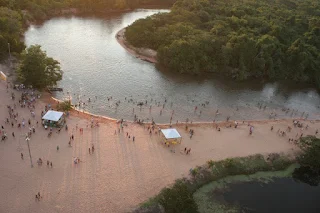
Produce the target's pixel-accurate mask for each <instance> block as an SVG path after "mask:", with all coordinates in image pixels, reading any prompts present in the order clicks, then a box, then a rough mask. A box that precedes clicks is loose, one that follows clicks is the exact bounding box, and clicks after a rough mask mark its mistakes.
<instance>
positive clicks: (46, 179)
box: [0, 82, 320, 213]
mask: <svg viewBox="0 0 320 213" xmlns="http://www.w3.org/2000/svg"><path fill="white" fill-rule="evenodd" d="M14 92H15V93H16V97H19V93H18V92H17V91H14ZM10 93H11V91H9V92H8V93H7V92H6V86H5V83H4V82H1V83H0V100H1V102H0V119H1V120H0V125H3V126H4V128H5V131H7V133H8V136H9V138H8V140H6V141H5V142H0V162H1V163H0V192H1V193H2V195H1V199H0V212H6V213H10V212H47V213H49V212H80V213H81V212H115V213H117V212H127V211H129V210H131V209H132V208H134V207H135V206H136V205H137V204H139V203H140V202H142V201H144V200H146V199H147V198H149V197H151V196H153V195H155V194H157V193H158V192H159V191H160V190H161V189H162V188H163V187H165V186H167V185H168V184H170V183H172V182H173V181H174V180H175V179H176V178H180V177H182V176H185V175H187V174H188V171H189V169H190V168H192V167H195V166H196V165H202V164H204V163H205V162H206V161H207V160H209V159H214V160H220V159H224V158H227V157H235V156H246V155H250V154H255V153H263V154H264V153H271V152H285V153H294V152H295V151H297V150H298V148H296V147H295V146H294V145H293V144H290V143H289V142H288V137H295V135H296V133H297V132H299V134H300V131H301V130H300V129H298V128H293V130H292V132H291V133H290V134H289V135H288V136H286V137H280V136H278V135H277V134H276V132H277V130H278V129H279V128H280V129H282V130H285V129H286V127H287V126H288V125H292V121H273V122H252V124H253V125H254V127H255V129H254V133H253V135H252V136H249V135H248V126H247V124H243V125H242V124H241V125H240V126H239V128H237V129H234V128H225V127H222V129H221V132H218V131H217V130H216V129H215V128H214V127H213V125H212V124H206V125H196V126H195V127H191V128H193V129H194V131H195V135H194V137H193V138H192V139H190V138H189V137H188V133H187V132H186V131H185V130H184V127H183V126H180V127H178V130H179V132H180V133H181V135H182V136H183V138H184V139H183V143H182V145H177V146H175V147H174V149H175V150H176V153H172V152H170V149H172V148H173V147H170V148H167V147H164V146H163V145H162V144H161V138H160V137H159V136H157V135H152V136H150V135H149V133H148V131H147V130H146V129H144V128H143V127H142V126H139V125H137V124H129V125H128V126H127V127H125V128H124V132H123V133H120V134H118V133H117V134H115V133H114V132H115V130H117V129H118V126H117V124H116V123H115V122H113V121H110V122H107V121H106V122H104V123H101V124H100V127H96V128H90V127H89V128H87V124H88V123H89V121H88V120H87V119H84V118H80V117H76V116H70V117H69V118H67V123H68V126H69V130H68V132H67V131H65V130H62V131H61V133H60V134H58V133H56V132H54V134H53V135H52V137H51V138H48V137H47V131H46V130H44V129H43V128H42V127H41V126H40V125H39V127H36V134H34V135H32V138H31V141H30V146H31V152H32V157H33V163H34V164H35V167H34V168H31V167H30V161H29V155H28V149H27V145H26V142H25V140H24V136H23V135H24V134H25V133H26V132H27V131H28V128H27V127H25V128H22V129H21V130H18V128H17V127H16V126H15V127H13V128H12V127H11V125H8V124H5V122H4V120H5V119H6V118H7V117H8V113H7V107H6V105H8V104H11V105H13V103H14V102H13V101H12V100H11V99H10V97H9V96H10ZM17 102H18V100H17V99H16V101H15V103H16V104H17ZM17 105H18V104H17ZM43 106H44V103H42V102H39V103H37V104H36V119H35V120H32V123H33V124H32V125H35V121H36V120H39V121H40V112H41V109H42V108H43ZM17 110H18V112H19V120H18V121H19V122H21V120H22V118H23V117H24V118H25V119H26V120H27V119H29V118H30V117H31V116H30V112H29V110H28V109H27V108H20V107H19V106H18V107H17ZM308 124H309V126H310V127H309V129H308V130H307V131H306V130H304V131H303V132H304V134H314V133H315V131H316V129H318V128H319V127H320V124H319V123H318V122H316V123H315V124H312V123H311V122H309V121H308ZM76 125H78V127H79V128H80V127H81V128H84V133H83V134H80V132H79V131H76V128H75V127H76ZM271 125H274V131H273V132H271V131H270V126H271ZM12 131H14V132H15V135H16V137H15V138H13V137H12V136H11V133H12ZM126 132H128V133H129V134H130V135H131V136H132V135H134V136H135V137H136V141H135V142H133V141H132V140H129V139H128V138H127V137H126ZM71 134H74V136H75V140H74V142H73V144H72V147H68V141H69V137H70V135H71ZM19 136H20V137H19ZM92 144H94V146H95V153H94V154H91V155H90V154H89V153H88V148H89V147H91V145H92ZM57 145H59V146H60V150H59V151H56V146H57ZM184 147H190V148H191V155H188V156H186V155H184V154H181V153H180V150H182V149H184ZM20 152H23V153H24V160H21V158H20ZM39 157H41V158H42V159H43V160H44V165H43V166H41V167H38V166H37V165H36V159H37V158H39ZM73 157H79V158H80V159H81V161H82V162H81V163H80V164H78V165H75V164H73ZM47 159H48V160H50V161H52V162H53V168H52V169H51V168H47V166H46V164H45V162H46V160H47ZM38 191H39V192H40V193H41V195H42V196H43V198H42V200H41V201H40V202H38V201H35V194H36V193H37V192H38Z"/></svg>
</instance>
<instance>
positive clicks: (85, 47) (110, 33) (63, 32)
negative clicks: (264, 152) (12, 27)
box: [25, 10, 320, 123]
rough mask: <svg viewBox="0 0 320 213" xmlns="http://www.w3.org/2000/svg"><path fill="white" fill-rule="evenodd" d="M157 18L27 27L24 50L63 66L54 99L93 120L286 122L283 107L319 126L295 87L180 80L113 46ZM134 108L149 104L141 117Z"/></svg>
mask: <svg viewBox="0 0 320 213" xmlns="http://www.w3.org/2000/svg"><path fill="white" fill-rule="evenodd" d="M157 12H167V10H136V11H133V12H128V13H123V14H113V15H107V16H103V17H92V16H87V17H59V18H53V19H51V20H49V21H47V22H45V23H44V24H42V25H41V26H30V27H29V29H28V31H27V32H26V34H25V40H26V44H27V45H28V46H29V45H32V44H40V45H41V46H42V48H43V49H44V50H46V51H47V54H48V55H49V56H51V57H54V58H55V59H57V60H58V61H60V62H61V66H62V68H63V70H64V77H63V80H62V81H61V82H60V83H59V86H61V87H63V88H64V93H57V94H56V96H57V97H58V98H60V99H63V98H66V97H68V96H69V95H70V96H71V97H72V100H73V102H74V103H78V102H79V101H82V102H85V105H84V106H83V107H84V109H85V110H87V111H90V112H92V113H95V114H101V115H105V116H109V117H115V118H124V119H130V120H132V119H133V117H134V115H135V114H136V115H137V116H138V117H139V118H141V119H144V120H148V119H149V120H151V119H152V118H154V120H155V121H156V122H161V123H167V122H169V121H170V118H171V117H172V120H173V122H176V120H179V121H181V120H183V121H184V120H185V119H186V118H189V120H192V121H212V120H224V119H225V118H226V117H227V116H231V119H265V118H268V117H269V114H270V112H273V111H274V110H275V112H277V113H278V115H279V117H290V116H291V114H290V113H288V114H285V113H284V112H282V111H281V109H282V108H283V107H286V108H291V109H295V110H298V111H299V112H296V113H295V114H293V115H292V116H295V117H298V116H300V115H301V113H302V112H303V111H307V112H309V114H310V116H309V118H311V117H313V118H319V114H317V113H318V106H319V104H320V97H319V95H318V94H317V92H316V91H315V90H313V89H307V88H305V87H302V88H298V89H294V88H297V87H296V85H294V88H292V87H291V85H290V84H289V83H263V82H258V81H250V82H240V83H239V82H233V81H232V80H223V79H219V78H216V77H205V78H204V77H195V76H181V75H177V74H174V73H168V72H161V71H159V70H157V69H156V68H155V66H154V65H153V64H150V63H148V62H145V61H141V60H139V59H137V58H135V57H134V56H132V55H130V54H128V53H127V52H126V50H124V49H123V48H122V47H121V46H120V45H119V44H118V42H117V41H116V39H115V35H116V33H117V32H118V31H119V30H120V29H122V28H123V27H126V26H128V25H129V24H131V23H132V22H134V21H135V20H137V19H139V18H143V17H146V16H149V15H152V14H154V13H157ZM108 97H109V101H108ZM110 97H112V99H111V98H110ZM89 98H90V99H91V102H90V103H88V99H89ZM131 99H132V100H131ZM139 101H143V102H144V103H146V101H147V104H146V105H144V106H142V108H141V109H140V107H138V106H137V102H139ZM258 103H262V104H263V105H266V106H267V107H266V110H263V109H259V108H258V107H257V106H258ZM202 104H205V105H202ZM117 105H118V106H117ZM150 106H151V107H150ZM195 106H198V109H197V111H196V112H195V111H194V109H195ZM217 109H219V112H220V114H219V115H218V116H216V110H217ZM160 112H161V113H160ZM160 114H161V115H160Z"/></svg>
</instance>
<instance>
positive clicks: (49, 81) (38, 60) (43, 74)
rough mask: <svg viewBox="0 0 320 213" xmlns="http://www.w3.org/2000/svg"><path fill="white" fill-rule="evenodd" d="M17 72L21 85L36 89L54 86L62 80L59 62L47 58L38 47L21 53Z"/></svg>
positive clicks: (34, 46)
mask: <svg viewBox="0 0 320 213" xmlns="http://www.w3.org/2000/svg"><path fill="white" fill-rule="evenodd" d="M17 72H18V77H19V80H20V81H21V82H22V83H24V84H26V85H32V86H33V87H35V88H38V89H43V88H45V87H47V86H54V85H56V84H57V82H58V81H60V80H61V79H62V71H61V69H60V66H59V62H58V61H56V60H54V59H53V58H50V57H47V54H46V53H45V52H44V51H42V50H41V47H40V46H39V45H32V46H30V47H29V48H27V49H26V50H24V51H23V52H22V54H21V63H20V66H19V69H18V71H17Z"/></svg>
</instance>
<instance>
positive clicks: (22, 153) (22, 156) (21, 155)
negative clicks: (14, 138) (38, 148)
mask: <svg viewBox="0 0 320 213" xmlns="http://www.w3.org/2000/svg"><path fill="white" fill-rule="evenodd" d="M21 159H22V160H23V153H22V152H21Z"/></svg>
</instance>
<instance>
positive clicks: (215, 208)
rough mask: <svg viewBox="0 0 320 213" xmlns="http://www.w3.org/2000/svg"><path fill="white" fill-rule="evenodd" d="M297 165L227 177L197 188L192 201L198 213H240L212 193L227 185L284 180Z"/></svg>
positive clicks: (222, 189) (235, 206)
mask: <svg viewBox="0 0 320 213" xmlns="http://www.w3.org/2000/svg"><path fill="white" fill-rule="evenodd" d="M297 166H298V165H295V164H293V165H291V166H289V167H287V168H286V169H285V170H281V171H270V172H257V173H254V174H251V175H235V176H227V177H225V178H222V179H219V180H217V181H212V182H210V183H208V184H206V185H204V186H203V187H201V188H199V189H198V190H197V191H196V192H195V193H194V194H193V197H194V200H195V201H196V203H197V205H198V209H199V212H201V213H211V212H215V213H219V212H221V213H224V212H230V213H231V212H241V211H240V209H239V208H238V207H239V206H237V205H230V204H226V203H223V202H221V201H219V200H218V199H217V198H216V197H214V196H213V194H214V193H213V192H214V191H215V190H217V194H219V192H220V191H224V190H225V189H227V188H228V186H229V184H232V183H239V182H252V181H258V182H261V183H269V182H272V181H273V178H285V177H290V176H291V175H292V173H293V171H294V169H295V168H296V167H297Z"/></svg>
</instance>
